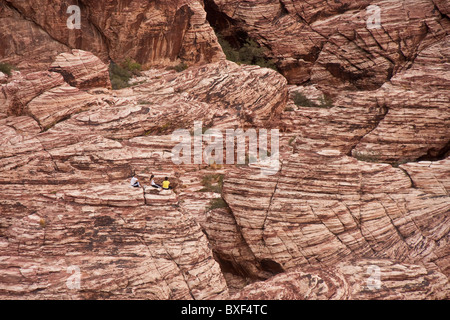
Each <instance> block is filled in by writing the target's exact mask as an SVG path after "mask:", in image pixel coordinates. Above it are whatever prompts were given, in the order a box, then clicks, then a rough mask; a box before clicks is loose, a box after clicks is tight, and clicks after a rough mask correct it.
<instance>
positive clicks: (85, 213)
mask: <svg viewBox="0 0 450 320" xmlns="http://www.w3.org/2000/svg"><path fill="white" fill-rule="evenodd" d="M211 2H212V1H205V4H206V10H207V11H208V13H209V14H211ZM214 2H215V3H216V4H217V8H213V9H214V10H215V12H216V13H217V12H222V13H224V14H226V15H227V16H228V17H232V19H233V20H232V21H231V22H232V23H231V24H230V26H231V30H230V32H236V31H239V30H244V31H247V32H248V34H249V35H250V36H251V37H254V38H255V39H257V40H258V41H260V42H262V43H266V44H268V43H270V45H271V54H273V55H274V56H276V57H277V58H278V59H279V63H280V64H281V66H283V69H282V70H283V72H284V74H285V75H286V76H287V78H288V79H289V80H291V81H292V82H297V80H298V82H303V81H306V80H309V81H310V83H309V84H310V85H304V86H296V85H291V86H288V80H287V79H286V78H284V77H283V76H282V75H280V74H278V73H277V72H275V71H273V70H270V69H264V68H260V67H258V66H248V65H238V64H235V63H232V62H229V61H226V60H222V59H219V58H220V57H221V56H222V54H221V53H220V50H219V52H217V51H216V49H217V47H216V45H217V43H216V39H215V36H214V35H213V33H212V32H211V28H210V27H209V25H208V24H207V23H206V22H205V10H203V7H202V5H201V3H199V2H197V1H181V2H179V3H177V4H175V2H164V3H163V2H161V3H159V2H152V3H149V2H145V3H144V2H140V1H137V2H133V4H130V5H129V6H125V7H121V6H119V5H118V4H115V3H113V2H111V1H110V2H108V3H107V4H105V3H102V2H95V3H94V2H91V1H81V3H82V4H83V5H84V7H83V10H84V11H83V12H84V14H86V15H87V16H84V18H83V30H84V31H83V33H82V36H81V33H79V32H78V33H77V31H74V33H73V34H71V35H70V36H68V34H67V30H63V29H61V28H59V29H58V28H56V27H55V25H62V24H65V20H63V18H61V17H59V18H55V17H57V16H58V15H57V14H59V13H60V12H61V8H60V7H59V5H56V7H55V6H44V5H43V3H41V2H39V1H38V2H34V3H32V4H22V2H20V1H13V0H11V1H2V2H0V20H1V21H2V22H4V24H1V25H0V34H6V33H7V32H9V31H8V30H17V31H18V32H19V31H21V32H22V34H23V35H24V37H23V38H21V39H22V40H21V41H14V38H8V41H6V42H5V43H7V46H5V47H3V46H1V47H0V55H3V56H8V59H6V60H7V61H10V62H18V64H19V65H20V68H19V69H20V70H21V71H23V72H19V71H13V72H12V74H11V76H6V75H5V76H1V74H0V145H1V148H0V186H1V187H0V269H1V272H0V297H1V298H2V299H14V298H26V299H199V300H201V299H244V298H245V299H448V298H449V292H450V288H449V282H448V276H449V275H450V269H449V266H450V263H449V262H450V261H449V257H450V251H449V245H448V239H449V237H448V235H449V225H450V220H449V219H450V216H449V208H450V198H449V188H450V174H449V168H450V163H449V154H448V141H449V140H450V136H448V128H449V125H450V124H449V122H448V121H449V116H448V105H449V103H450V101H449V100H448V97H449V86H448V81H447V79H448V78H449V66H448V57H449V50H448V49H449V47H448V43H449V41H448V37H445V32H446V31H445V30H448V22H447V20H446V19H445V18H444V17H443V16H444V15H445V14H447V15H448V10H447V7H446V4H445V3H444V2H442V1H434V2H433V3H434V4H435V5H436V7H435V9H433V10H434V11H433V10H432V9H431V7H432V6H433V7H434V5H433V4H432V2H430V1H425V0H424V1H420V3H417V5H418V6H417V8H421V10H418V9H417V8H416V7H415V6H411V5H409V4H407V3H404V4H405V5H402V3H401V2H392V1H381V2H379V3H378V5H380V6H381V7H382V8H384V9H386V8H389V10H391V11H390V12H391V13H392V14H390V15H389V16H384V15H383V19H384V20H383V21H382V22H383V28H384V29H382V30H373V29H371V30H368V29H366V27H365V24H363V21H362V18H363V16H364V14H365V7H366V6H367V5H369V4H370V3H371V2H370V1H365V2H364V1H361V2H345V1H344V2H342V1H341V2H340V3H334V2H333V3H332V4H327V5H325V3H324V2H323V1H312V2H311V1H309V2H308V3H306V2H300V1H281V2H279V1H254V2H252V3H251V4H250V3H245V2H239V3H238V2H235V1H225V0H223V1H219V0H214ZM61 6H62V5H61ZM42 8H46V9H48V14H46V15H43V14H41V13H40V12H42V11H41V10H42ZM119 9H120V12H119ZM100 11H102V14H100V13H99V12H100ZM62 12H63V13H64V10H62ZM62 16H63V17H65V16H64V14H63V15H62ZM405 16H407V17H408V19H406V20H405V19H402V17H405ZM25 17H28V19H24V18H25ZM58 19H59V20H58ZM354 19H356V20H354ZM358 19H359V20H358ZM355 21H356V22H355ZM119 23H120V24H121V27H122V28H123V30H124V31H123V32H118V31H117V30H118V28H119V27H118V25H119ZM51 26H53V27H51ZM94 26H95V27H94ZM355 26H356V28H355ZM8 28H9V29H8ZM351 28H353V30H354V32H350V30H351ZM397 29H398V30H400V31H399V32H396V31H394V30H397ZM86 30H91V31H88V32H87V31H86ZM275 31H276V32H275ZM130 34H136V37H130V36H129V35H130ZM180 34H182V35H183V36H182V37H180ZM31 36H34V37H35V41H36V43H37V44H43V48H44V47H45V48H48V52H43V51H42V48H40V47H36V46H34V45H32V44H31V42H29V41H30V38H29V37H31ZM66 38H67V39H68V40H67V42H65V41H66V40H64V41H63V39H66ZM0 39H3V38H0ZM1 41H3V40H1ZM2 43H3V42H2ZM149 43H151V46H150V47H151V50H147V49H148V48H149ZM13 44H14V45H13ZM44 44H45V45H44ZM113 44H114V45H113ZM315 47H317V48H319V49H320V50H318V51H317V50H316V49H314V48H315ZM71 48H84V49H86V48H88V49H89V51H90V52H88V51H83V50H72V49H71ZM2 50H3V51H2ZM24 52H26V54H27V57H31V58H27V59H22V58H19V53H24ZM92 52H93V53H95V54H97V55H98V58H97V57H96V56H95V55H94V54H93V53H92ZM128 54H129V56H133V57H136V58H139V59H140V58H142V59H144V60H145V59H147V60H146V61H147V62H148V63H149V64H152V65H170V64H176V63H178V61H179V60H178V59H180V60H184V61H187V62H190V63H198V65H196V66H192V67H190V68H188V69H187V70H185V71H182V72H176V71H175V70H168V69H162V68H155V69H149V70H146V71H143V72H142V75H141V76H140V77H137V78H135V79H133V80H132V82H131V83H132V85H131V87H129V88H127V89H123V90H115V91H112V90H111V89H110V82H109V80H108V77H107V75H108V70H107V65H106V64H105V63H103V62H102V61H101V60H105V59H107V58H108V55H109V56H110V57H114V59H116V60H117V59H119V60H120V58H125V57H128ZM36 56H42V59H39V60H38V61H35V62H34V63H31V60H29V59H32V57H36ZM52 57H53V58H54V59H53V58H52ZM216 59H219V60H220V61H216V62H213V63H206V62H210V61H211V60H214V61H215V60H216ZM6 60H5V61H6ZM2 61H3V59H2ZM328 62H329V63H331V64H332V65H328V66H327V63H328ZM299 65H300V67H299ZM50 66H51V67H50ZM47 67H49V70H47ZM297 67H298V68H299V69H298V70H301V72H297V71H298V70H297V69H296V68H297ZM28 68H31V69H33V68H38V69H44V70H45V71H39V72H31V73H29V72H27V69H28ZM389 68H392V74H391V71H389ZM336 70H338V71H339V72H338V73H336V72H335V71H336ZM291 71H292V72H291ZM289 72H291V73H289ZM347 76H349V77H350V78H346V77H347ZM353 76H356V78H355V79H353V78H352V77H353ZM360 76H361V77H360ZM391 76H392V77H391ZM296 77H300V78H301V79H300V78H296ZM293 79H294V81H293ZM295 79H297V80H295ZM343 88H345V89H348V90H345V91H343V90H341V89H343ZM357 88H364V89H370V90H366V91H357V90H355V89H357ZM296 92H302V93H303V94H304V95H305V96H306V97H307V98H309V99H310V100H312V101H315V102H316V103H318V104H320V98H322V97H323V95H324V94H327V95H330V96H331V98H332V106H329V107H326V108H320V107H318V106H313V105H311V104H310V105H307V103H303V104H302V103H300V104H299V105H296V104H295V103H294V100H293V98H294V96H295V93H296ZM194 121H202V122H203V126H204V128H203V129H206V128H217V129H221V130H225V129H229V128H230V129H236V128H245V129H248V128H257V129H261V128H265V129H269V128H276V129H280V131H281V136H280V153H279V155H280V163H281V166H280V170H279V171H278V172H277V173H276V174H274V175H270V176H262V175H261V174H260V172H261V171H260V169H259V168H257V167H255V166H254V165H235V164H228V165H219V164H206V163H203V164H201V165H199V164H188V165H175V164H174V162H173V161H172V148H173V147H174V146H175V145H176V144H177V141H173V140H172V136H171V133H172V132H173V131H174V130H175V129H181V128H182V129H187V130H189V131H191V132H192V131H193V123H194ZM204 144H206V143H204ZM133 172H135V173H136V175H137V177H138V178H139V180H140V182H141V185H142V186H143V187H142V188H132V187H130V178H131V175H132V174H133ZM152 174H154V175H155V176H156V180H157V182H161V181H162V179H163V178H164V177H166V176H168V177H170V181H171V185H172V186H174V187H175V190H174V191H162V192H159V191H157V190H156V189H153V188H152V187H150V186H149V184H150V181H149V178H150V176H151V175H152ZM208 179H209V180H208ZM207 181H210V182H209V184H208V182H207ZM211 181H213V182H211ZM222 181H223V183H222ZM221 197H222V198H223V199H224V200H225V202H219V204H218V205H217V202H211V200H213V199H216V201H217V199H220V198H221ZM214 204H216V207H214ZM74 270H75V271H74ZM77 270H78V271H79V275H80V278H79V280H80V283H79V285H80V287H79V288H73V284H74V283H73V282H70V281H71V280H73V277H72V275H73V272H77ZM374 270H378V271H379V276H380V277H379V281H380V282H379V283H378V282H375V283H374V282H373V280H374V279H373V278H371V276H373V272H374ZM375 280H376V279H375Z"/></svg>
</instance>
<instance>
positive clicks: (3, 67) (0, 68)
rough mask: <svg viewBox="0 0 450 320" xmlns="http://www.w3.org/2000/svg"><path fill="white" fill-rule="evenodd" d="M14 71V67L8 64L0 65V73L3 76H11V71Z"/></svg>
mask: <svg viewBox="0 0 450 320" xmlns="http://www.w3.org/2000/svg"><path fill="white" fill-rule="evenodd" d="M13 69H14V66H12V65H10V64H9V63H0V72H3V73H4V74H6V75H8V76H11V71H12V70H13Z"/></svg>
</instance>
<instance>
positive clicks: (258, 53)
mask: <svg viewBox="0 0 450 320" xmlns="http://www.w3.org/2000/svg"><path fill="white" fill-rule="evenodd" d="M217 39H218V40H219V44H220V46H221V47H222V50H223V52H224V53H225V55H226V57H227V59H228V60H230V61H233V62H236V63H237V64H252V65H258V66H260V67H262V68H271V69H273V70H275V71H278V70H277V67H276V65H275V63H274V62H273V60H270V59H268V58H267V57H266V49H265V48H263V47H261V46H259V45H258V43H257V42H256V41H254V40H252V39H246V40H245V43H244V44H243V45H242V46H241V47H240V48H233V47H232V46H231V44H230V43H229V42H228V41H227V40H225V38H224V37H223V36H222V35H221V34H220V33H217Z"/></svg>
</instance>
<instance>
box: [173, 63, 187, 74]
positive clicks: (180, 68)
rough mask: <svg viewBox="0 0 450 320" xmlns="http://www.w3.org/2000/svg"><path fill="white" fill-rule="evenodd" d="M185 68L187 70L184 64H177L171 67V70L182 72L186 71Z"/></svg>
mask: <svg viewBox="0 0 450 320" xmlns="http://www.w3.org/2000/svg"><path fill="white" fill-rule="evenodd" d="M187 68H189V66H188V65H187V64H186V63H184V62H181V63H179V64H177V65H176V66H175V67H173V69H174V70H175V71H176V72H182V71H184V70H186V69H187Z"/></svg>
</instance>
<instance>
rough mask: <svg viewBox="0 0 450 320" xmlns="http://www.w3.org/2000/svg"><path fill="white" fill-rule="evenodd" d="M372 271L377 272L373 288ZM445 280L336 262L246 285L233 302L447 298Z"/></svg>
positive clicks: (386, 266)
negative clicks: (321, 267) (331, 264)
mask: <svg viewBox="0 0 450 320" xmlns="http://www.w3.org/2000/svg"><path fill="white" fill-rule="evenodd" d="M373 270H377V272H378V273H379V276H380V277H379V279H380V285H379V287H378V286H377V283H376V281H377V280H373V279H371V277H373ZM442 288H448V280H447V278H446V277H445V276H444V275H442V274H440V273H429V272H428V271H427V270H426V269H425V268H423V267H421V266H417V265H410V264H394V263H392V262H390V261H387V260H381V259H378V260H375V259H374V260H369V259H364V260H359V261H353V262H352V263H339V264H337V265H336V266H333V267H330V268H327V269H311V270H307V269H306V270H305V269H303V268H298V269H295V270H293V271H289V272H286V273H283V274H280V275H277V276H275V277H273V278H271V279H269V280H267V281H264V282H258V283H255V284H252V285H249V286H247V287H246V288H245V289H243V290H242V291H240V292H239V293H238V294H236V295H234V296H233V297H232V298H233V299H239V300H242V299H250V300H269V299H277V300H344V299H350V300H369V299H377V300H381V299H384V300H397V299H404V298H407V299H410V300H417V299H448V289H445V290H444V291H441V290H442Z"/></svg>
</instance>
